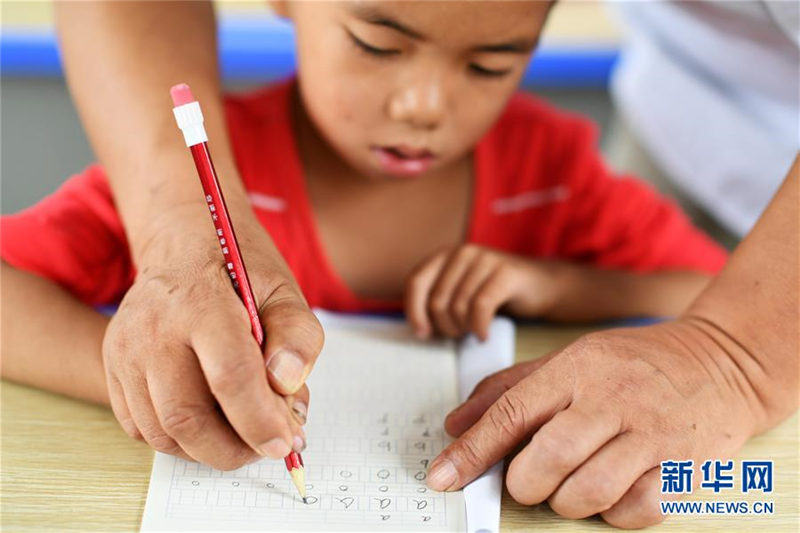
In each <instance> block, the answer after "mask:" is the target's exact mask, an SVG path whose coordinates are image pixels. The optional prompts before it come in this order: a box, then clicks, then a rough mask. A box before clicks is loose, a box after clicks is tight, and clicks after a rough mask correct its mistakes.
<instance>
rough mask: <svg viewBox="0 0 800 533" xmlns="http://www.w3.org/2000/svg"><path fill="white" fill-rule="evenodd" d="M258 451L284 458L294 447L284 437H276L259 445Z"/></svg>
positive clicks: (273, 457) (276, 457) (271, 456)
mask: <svg viewBox="0 0 800 533" xmlns="http://www.w3.org/2000/svg"><path fill="white" fill-rule="evenodd" d="M256 451H257V452H258V453H260V454H261V455H266V456H267V457H269V458H271V459H283V458H284V457H286V456H287V455H289V452H290V451H292V449H291V448H290V447H289V445H288V444H286V441H284V440H283V439H281V438H274V439H272V440H270V441H267V442H265V443H264V444H262V445H261V446H259V447H258V449H257V450H256Z"/></svg>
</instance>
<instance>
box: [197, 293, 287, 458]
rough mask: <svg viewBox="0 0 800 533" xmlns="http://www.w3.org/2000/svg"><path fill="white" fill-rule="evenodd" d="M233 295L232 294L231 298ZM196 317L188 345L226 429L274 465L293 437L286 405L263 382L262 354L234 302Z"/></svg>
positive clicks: (229, 301)
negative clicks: (231, 429)
mask: <svg viewBox="0 0 800 533" xmlns="http://www.w3.org/2000/svg"><path fill="white" fill-rule="evenodd" d="M231 294H233V293H231ZM198 311H199V312H197V313H196V315H195V320H194V321H193V322H192V329H191V334H190V341H191V344H192V348H193V349H194V351H195V354H196V355H197V359H198V361H199V362H200V367H201V368H202V370H203V374H204V375H205V378H206V381H207V382H208V386H209V389H210V390H211V392H212V394H213V395H214V397H216V399H217V402H219V404H220V407H221V408H222V411H223V412H224V413H225V416H226V417H227V419H228V421H229V422H230V424H231V425H232V426H233V428H234V429H235V430H236V432H237V433H238V434H239V436H240V437H241V438H242V440H244V441H245V442H246V443H247V444H248V445H249V446H250V447H251V448H253V449H254V450H256V451H257V452H258V453H259V454H261V455H265V456H267V457H271V458H273V459H278V458H282V457H285V456H286V455H288V454H289V452H290V451H291V445H292V442H293V435H292V430H291V426H290V415H289V412H288V408H287V406H286V403H285V401H284V400H283V398H282V397H280V396H278V395H277V394H276V393H275V392H274V391H273V390H272V389H271V388H270V386H269V383H268V382H267V369H266V366H265V365H264V358H263V355H262V353H261V348H260V347H259V346H258V344H257V343H256V341H255V339H254V338H253V335H252V333H251V332H250V329H249V322H248V320H247V316H246V312H245V310H244V307H243V306H242V305H241V304H240V303H239V302H238V300H236V299H235V296H233V298H230V299H227V298H226V299H225V305H219V306H217V307H213V308H211V309H210V310H207V311H206V312H202V311H201V310H198Z"/></svg>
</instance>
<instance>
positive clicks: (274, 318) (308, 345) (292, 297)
mask: <svg viewBox="0 0 800 533" xmlns="http://www.w3.org/2000/svg"><path fill="white" fill-rule="evenodd" d="M260 315H261V322H262V324H264V333H265V335H266V339H267V346H266V349H265V360H266V364H267V370H268V372H267V373H268V375H269V383H270V385H271V386H272V389H273V390H275V391H276V392H278V393H280V394H284V395H285V394H293V393H294V392H296V391H297V390H298V389H299V388H300V387H302V386H303V383H305V380H306V378H307V377H308V374H309V373H311V369H312V368H313V366H314V363H315V362H316V361H317V357H318V356H319V353H320V351H321V350H322V345H323V343H324V340H325V335H324V333H323V331H322V326H321V325H320V323H319V320H317V317H316V316H315V315H314V313H312V312H311V310H310V309H309V308H308V305H306V302H305V300H303V299H302V298H301V296H300V295H299V294H298V293H297V292H296V291H295V290H294V289H293V288H289V287H286V288H283V289H281V290H278V291H275V292H274V293H272V294H271V295H270V296H269V298H268V299H267V301H266V302H265V303H264V304H263V305H262V306H261V310H260Z"/></svg>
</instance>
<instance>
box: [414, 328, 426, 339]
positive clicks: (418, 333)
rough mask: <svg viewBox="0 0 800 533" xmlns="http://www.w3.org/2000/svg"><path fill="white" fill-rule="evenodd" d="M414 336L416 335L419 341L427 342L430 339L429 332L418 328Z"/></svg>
mask: <svg viewBox="0 0 800 533" xmlns="http://www.w3.org/2000/svg"><path fill="white" fill-rule="evenodd" d="M414 335H416V336H417V338H418V339H422V340H425V339H427V338H428V330H426V329H423V328H418V329H416V330H414Z"/></svg>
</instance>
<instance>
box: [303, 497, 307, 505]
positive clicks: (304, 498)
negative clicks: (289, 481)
mask: <svg viewBox="0 0 800 533" xmlns="http://www.w3.org/2000/svg"><path fill="white" fill-rule="evenodd" d="M303 503H304V504H306V505H308V498H306V497H305V496H303Z"/></svg>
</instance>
